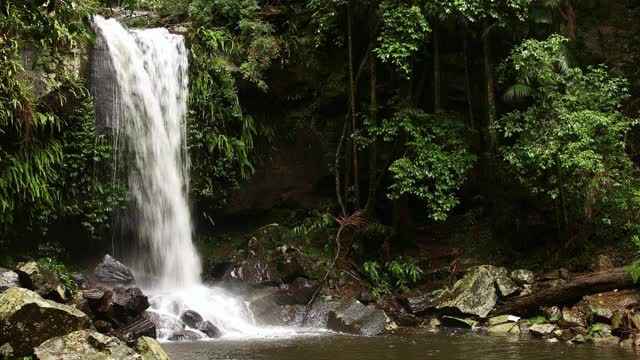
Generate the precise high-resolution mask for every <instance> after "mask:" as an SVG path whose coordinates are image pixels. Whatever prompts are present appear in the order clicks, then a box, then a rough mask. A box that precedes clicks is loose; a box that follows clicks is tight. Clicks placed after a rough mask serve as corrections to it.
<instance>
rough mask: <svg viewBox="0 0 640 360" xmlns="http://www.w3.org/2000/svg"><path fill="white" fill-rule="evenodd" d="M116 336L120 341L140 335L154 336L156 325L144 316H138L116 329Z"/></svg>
mask: <svg viewBox="0 0 640 360" xmlns="http://www.w3.org/2000/svg"><path fill="white" fill-rule="evenodd" d="M116 336H117V337H118V338H119V339H120V340H122V341H131V340H136V339H138V338H140V337H142V336H147V337H150V338H153V339H155V338H156V336H157V335H156V325H155V324H154V323H152V322H151V321H150V320H149V319H147V318H145V317H144V316H140V317H139V318H137V319H135V320H134V321H132V322H131V323H129V324H127V325H126V326H124V327H122V328H120V329H118V330H117V331H116Z"/></svg>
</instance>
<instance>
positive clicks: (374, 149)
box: [365, 0, 378, 213]
mask: <svg viewBox="0 0 640 360" xmlns="http://www.w3.org/2000/svg"><path fill="white" fill-rule="evenodd" d="M375 15H376V1H375V0H371V3H370V7H369V40H370V42H373V41H375V39H376V34H375V27H376V19H375V18H376V16H375ZM376 87H377V76H376V57H375V56H373V54H372V55H371V56H369V88H370V102H369V123H370V124H371V126H374V127H375V126H377V125H378V99H377V92H376ZM377 167H378V143H377V141H376V139H375V138H374V139H373V141H372V142H371V146H370V147H369V192H368V194H367V203H366V205H365V211H366V212H368V213H370V212H373V211H374V209H375V205H376V195H377V189H378V186H377V185H378V179H377V178H378V177H377V171H378V169H377Z"/></svg>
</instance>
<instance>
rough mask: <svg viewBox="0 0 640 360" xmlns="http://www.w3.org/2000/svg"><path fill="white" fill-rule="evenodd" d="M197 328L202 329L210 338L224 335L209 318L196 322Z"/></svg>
mask: <svg viewBox="0 0 640 360" xmlns="http://www.w3.org/2000/svg"><path fill="white" fill-rule="evenodd" d="M196 329H198V330H200V331H201V332H203V333H204V334H205V335H207V336H208V337H210V338H219V337H220V336H222V333H221V332H220V330H219V329H218V328H217V327H216V326H215V325H213V323H211V321H209V320H206V321H202V322H199V323H198V324H196Z"/></svg>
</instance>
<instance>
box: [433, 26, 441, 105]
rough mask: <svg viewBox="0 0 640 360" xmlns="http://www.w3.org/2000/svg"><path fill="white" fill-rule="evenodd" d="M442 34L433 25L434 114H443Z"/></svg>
mask: <svg viewBox="0 0 640 360" xmlns="http://www.w3.org/2000/svg"><path fill="white" fill-rule="evenodd" d="M440 74H441V73H440V32H439V30H438V24H436V23H434V25H433V112H435V113H439V112H442V93H441V88H440V78H441V76H440Z"/></svg>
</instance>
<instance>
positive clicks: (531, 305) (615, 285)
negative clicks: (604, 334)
mask: <svg viewBox="0 0 640 360" xmlns="http://www.w3.org/2000/svg"><path fill="white" fill-rule="evenodd" d="M635 287H636V284H634V283H633V280H631V276H630V275H629V273H627V271H626V270H624V269H623V268H616V269H612V270H608V271H605V272H599V273H595V274H589V275H584V276H580V277H577V278H575V279H573V280H571V281H568V282H566V283H564V284H560V285H557V286H555V287H552V288H549V289H545V290H543V291H540V292H536V293H533V294H531V295H526V296H522V297H517V298H513V299H511V300H509V301H507V302H506V303H504V304H501V305H499V306H497V307H496V308H495V309H494V310H493V311H492V312H491V315H505V314H510V315H519V316H527V315H531V314H533V313H535V312H537V311H538V310H539V309H540V307H542V306H553V305H557V306H562V305H573V304H575V303H576V302H577V301H578V300H580V299H581V298H582V297H583V296H585V295H591V294H596V293H601V292H606V291H612V290H616V289H632V288H635Z"/></svg>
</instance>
